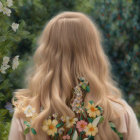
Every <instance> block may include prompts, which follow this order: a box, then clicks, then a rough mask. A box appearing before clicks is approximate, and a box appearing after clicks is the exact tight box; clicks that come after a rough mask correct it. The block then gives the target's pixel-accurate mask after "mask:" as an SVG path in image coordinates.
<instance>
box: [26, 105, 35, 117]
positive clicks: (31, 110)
mask: <svg viewBox="0 0 140 140" xmlns="http://www.w3.org/2000/svg"><path fill="white" fill-rule="evenodd" d="M34 113H35V109H34V108H32V106H31V105H28V106H27V107H26V109H25V111H24V114H25V115H26V117H32V116H33V114H34Z"/></svg>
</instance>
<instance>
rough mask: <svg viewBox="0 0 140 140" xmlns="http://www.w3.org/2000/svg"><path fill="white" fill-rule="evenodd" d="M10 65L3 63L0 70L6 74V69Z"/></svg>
mask: <svg viewBox="0 0 140 140" xmlns="http://www.w3.org/2000/svg"><path fill="white" fill-rule="evenodd" d="M9 67H10V65H5V66H4V65H2V66H1V68H0V71H1V73H3V74H5V73H6V70H7V69H8V68H9Z"/></svg>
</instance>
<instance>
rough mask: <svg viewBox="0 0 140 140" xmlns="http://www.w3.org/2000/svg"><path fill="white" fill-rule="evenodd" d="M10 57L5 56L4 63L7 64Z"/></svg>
mask: <svg viewBox="0 0 140 140" xmlns="http://www.w3.org/2000/svg"><path fill="white" fill-rule="evenodd" d="M9 60H10V58H9V57H8V56H4V57H3V65H7V64H8V62H9Z"/></svg>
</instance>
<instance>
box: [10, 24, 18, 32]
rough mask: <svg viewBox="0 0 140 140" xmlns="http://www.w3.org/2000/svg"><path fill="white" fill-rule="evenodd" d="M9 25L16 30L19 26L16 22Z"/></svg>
mask: <svg viewBox="0 0 140 140" xmlns="http://www.w3.org/2000/svg"><path fill="white" fill-rule="evenodd" d="M11 27H12V29H13V31H15V32H16V30H17V29H18V27H19V24H17V23H12V25H11Z"/></svg>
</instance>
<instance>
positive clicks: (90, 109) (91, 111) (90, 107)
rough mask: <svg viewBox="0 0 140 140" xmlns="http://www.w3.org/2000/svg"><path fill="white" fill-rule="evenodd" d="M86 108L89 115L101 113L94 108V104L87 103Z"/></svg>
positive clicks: (93, 115)
mask: <svg viewBox="0 0 140 140" xmlns="http://www.w3.org/2000/svg"><path fill="white" fill-rule="evenodd" d="M86 108H87V112H88V114H89V116H90V117H96V116H100V115H101V113H100V110H99V109H98V108H96V107H95V106H94V104H90V103H88V106H87V107H86Z"/></svg>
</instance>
